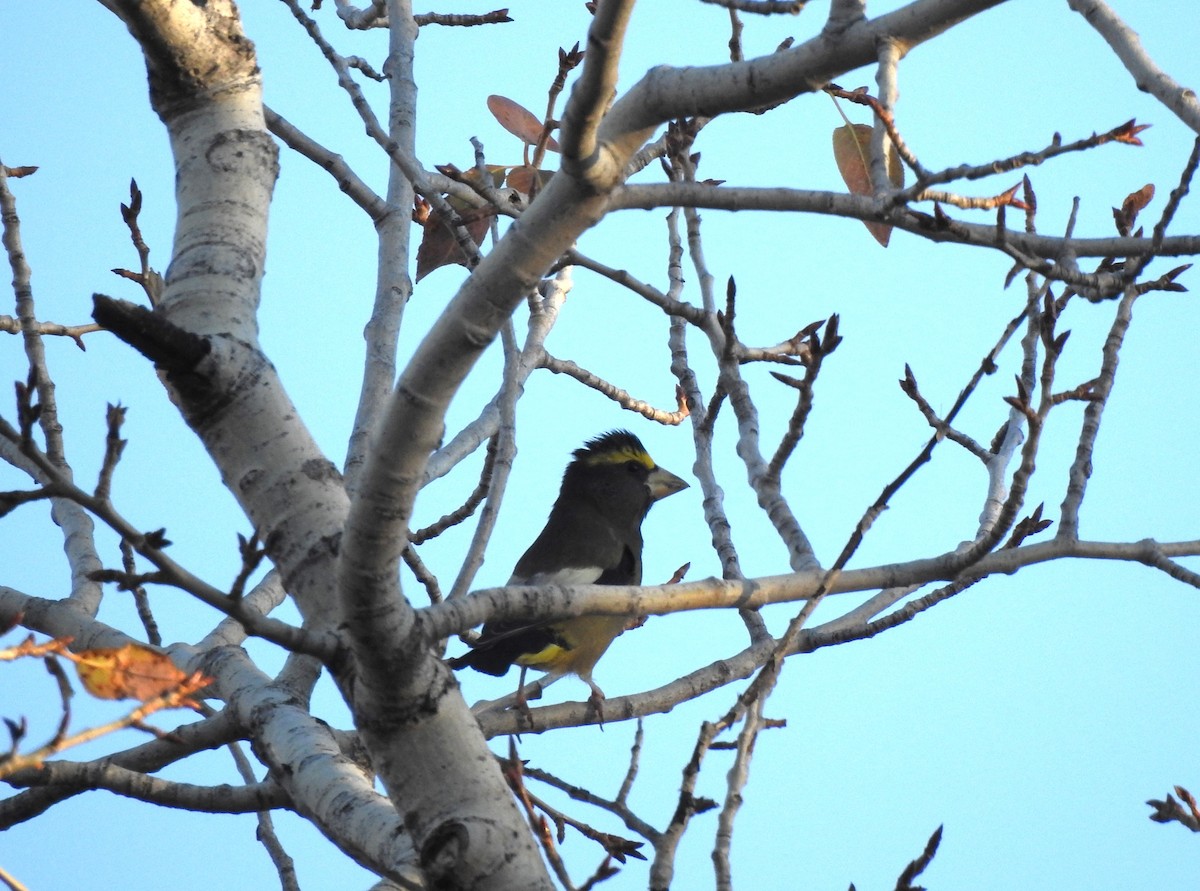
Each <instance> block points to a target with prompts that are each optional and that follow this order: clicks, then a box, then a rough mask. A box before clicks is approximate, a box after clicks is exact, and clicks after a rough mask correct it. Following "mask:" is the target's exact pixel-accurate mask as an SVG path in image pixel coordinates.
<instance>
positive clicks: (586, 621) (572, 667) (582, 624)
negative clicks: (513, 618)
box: [516, 616, 629, 678]
mask: <svg viewBox="0 0 1200 891" xmlns="http://www.w3.org/2000/svg"><path fill="white" fill-rule="evenodd" d="M628 622H629V620H628V619H627V618H625V617H624V616H579V617H578V618H574V619H566V620H564V621H563V622H558V623H555V624H554V626H553V627H554V630H555V632H556V633H557V635H558V636H559V637H560V638H562V640H563V645H559V644H550V645H548V646H546V647H543V648H542V649H541V650H539V651H538V652H536V653H526V654H525V655H523V656H518V657H517V660H516V662H517V664H518V665H525V666H528V667H529V668H537V669H540V670H542V671H549V672H552V673H554V674H577V675H579V676H580V677H583V678H590V677H591V676H592V668H593V667H595V665H596V660H598V659H599V658H600V657H601V656H603V655H604V651H605V650H607V649H608V647H609V645H610V644H611V643H612V642H613V641H614V640H616V639H617V637H618V636H619V635H620V634H621V632H622V631H624V630H625V626H626V625H627V624H628Z"/></svg>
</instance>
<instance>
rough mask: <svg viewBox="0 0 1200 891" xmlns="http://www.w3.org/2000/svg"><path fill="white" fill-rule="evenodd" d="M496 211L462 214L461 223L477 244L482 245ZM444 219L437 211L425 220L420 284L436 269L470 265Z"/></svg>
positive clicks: (474, 210) (419, 256)
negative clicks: (455, 265)
mask: <svg viewBox="0 0 1200 891" xmlns="http://www.w3.org/2000/svg"><path fill="white" fill-rule="evenodd" d="M494 212H495V211H493V210H491V209H489V208H486V207H480V208H472V209H471V210H467V211H459V219H461V220H462V222H463V225H464V226H466V228H467V232H468V233H469V234H470V236H471V239H472V240H473V241H474V242H475V243H476V244H483V239H484V238H485V237H486V236H487V233H488V227H489V226H490V225H491V224H490V222H489V220H490V219H491V217H492V214H493V213H494ZM444 220H445V217H444V216H443V215H442V214H441V213H439V212H438V211H436V210H431V211H430V212H429V217H428V218H427V219H426V220H425V227H424V234H423V235H422V236H421V244H420V246H419V247H418V248H417V281H420V280H421V279H423V278H424V277H425V276H427V275H429V273H431V272H433V270H435V269H440V268H441V267H443V266H449V265H450V264H452V263H458V264H459V265H461V266H466V265H467V255H466V254H465V253H464V252H463V249H462V248H461V247H460V246H459V244H458V239H457V238H455V236H454V232H453V230H451V229H450V227H449V226H447V225H446V224H445V223H444Z"/></svg>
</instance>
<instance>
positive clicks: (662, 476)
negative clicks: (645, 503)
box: [646, 467, 688, 501]
mask: <svg viewBox="0 0 1200 891" xmlns="http://www.w3.org/2000/svg"><path fill="white" fill-rule="evenodd" d="M646 485H647V486H649V487H650V498H651V500H653V501H658V500H659V499H661V498H666V497H667V496H668V495H674V494H675V493H676V492H680V491H682V490H684V489H686V488H687V487H688V484H687V483H685V482H684V481H683V480H681V479H680V478H679V477H677V476H676V475H675V474H673V473H671V471H669V470H664V469H663V468H661V467H655V468H654V469H653V470H652V471H650V476H649V478H647V480H646Z"/></svg>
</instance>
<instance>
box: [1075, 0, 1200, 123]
mask: <svg viewBox="0 0 1200 891" xmlns="http://www.w3.org/2000/svg"><path fill="white" fill-rule="evenodd" d="M1067 5H1068V6H1070V7H1071V9H1073V10H1075V11H1076V12H1077V13H1079V14H1080V15H1082V16H1083V17H1084V18H1085V19H1087V21H1088V24H1090V25H1091V26H1092V27H1093V28H1095V29H1096V30H1097V31H1098V32H1099V33H1100V36H1101V37H1103V38H1104V40H1105V41H1106V42H1107V43H1108V45H1109V46H1110V47H1111V48H1112V50H1113V52H1115V53H1116V54H1117V58H1119V59H1120V60H1121V62H1122V63H1124V65H1125V68H1126V69H1127V70H1128V71H1129V73H1130V74H1131V75H1133V79H1134V82H1135V83H1136V84H1137V88H1138V89H1139V90H1142V91H1143V92H1146V93H1150V94H1151V95H1152V96H1154V97H1155V98H1156V99H1158V101H1159V102H1161V103H1162V104H1163V105H1165V106H1166V107H1167V108H1169V109H1170V110H1171V111H1172V112H1174V113H1175V114H1176V115H1177V116H1178V117H1179V119H1180V120H1181V121H1183V122H1184V123H1185V124H1187V125H1188V126H1189V127H1191V128H1192V130H1194V131H1195V132H1196V133H1200V101H1198V100H1197V98H1196V93H1195V91H1194V90H1190V89H1188V88H1187V87H1185V86H1183V85H1182V84H1180V83H1178V82H1177V81H1175V79H1174V78H1172V77H1171V76H1170V75H1169V74H1167V73H1166V72H1165V71H1163V70H1162V69H1161V68H1159V67H1158V65H1157V64H1156V63H1155V62H1154V60H1153V59H1152V58H1150V55H1149V54H1148V53H1147V52H1146V51H1145V49H1144V48H1143V47H1142V41H1141V39H1140V38H1139V37H1138V35H1137V32H1136V31H1134V30H1133V29H1132V28H1130V27H1129V26H1128V25H1127V24H1125V22H1124V21H1122V20H1121V18H1120V17H1119V16H1118V15H1117V14H1116V13H1115V12H1113V10H1112V8H1111V7H1110V6H1109V5H1108V4H1107V3H1105V2H1104V0H1067Z"/></svg>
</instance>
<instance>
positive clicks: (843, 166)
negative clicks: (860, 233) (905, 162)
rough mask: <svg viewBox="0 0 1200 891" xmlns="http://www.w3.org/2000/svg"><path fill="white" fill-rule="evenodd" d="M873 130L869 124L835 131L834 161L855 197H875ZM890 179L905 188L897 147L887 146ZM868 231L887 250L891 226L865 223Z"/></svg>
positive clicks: (852, 125) (894, 183)
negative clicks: (872, 159)
mask: <svg viewBox="0 0 1200 891" xmlns="http://www.w3.org/2000/svg"><path fill="white" fill-rule="evenodd" d="M871 133H872V130H871V127H870V126H869V125H867V124H845V125H844V126H841V127H838V128H836V129H835V130H834V131H833V159H834V161H836V162H837V166H838V172H839V173H840V174H841V175H842V180H843V181H844V182H845V183H846V187H847V188H848V189H849V190H850V192H851V194H853V195H873V194H874V193H875V189H874V188H873V187H872V185H871V163H870V160H869V158H870V152H871ZM887 171H888V179H889V180H891V183H892V185H893V186H895V187H896V188H900V187H901V186H903V185H904V168H903V166H902V165H901V164H900V158H899V156H898V155H897V154H896V150H895V148H893V147H892V145H891V143H888V152H887ZM863 225H864V226H866V227H867V231H869V232H870V233H871V235H872V236H874V238H875V240H876V241H878V242H879V243H880V244H881V245H883V246H884V247H887V246H888V241H889V240H890V239H891V237H892V227H891V226H889V225H887V224H886V223H877V222H875V221H873V220H863Z"/></svg>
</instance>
